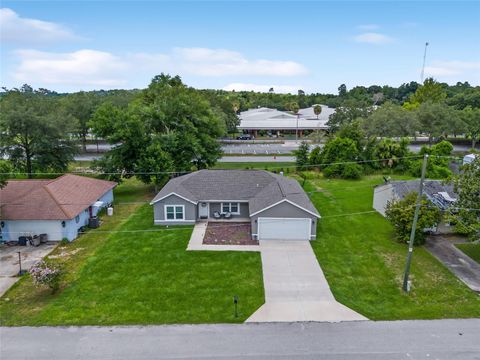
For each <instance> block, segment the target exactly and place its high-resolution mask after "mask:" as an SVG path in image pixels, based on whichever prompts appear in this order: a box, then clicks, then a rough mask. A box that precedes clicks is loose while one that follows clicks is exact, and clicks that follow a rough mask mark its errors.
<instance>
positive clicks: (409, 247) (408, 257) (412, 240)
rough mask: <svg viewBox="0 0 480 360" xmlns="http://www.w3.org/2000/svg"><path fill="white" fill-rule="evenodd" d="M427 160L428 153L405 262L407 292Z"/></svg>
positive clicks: (405, 287)
mask: <svg viewBox="0 0 480 360" xmlns="http://www.w3.org/2000/svg"><path fill="white" fill-rule="evenodd" d="M427 160H428V154H425V155H423V164H422V176H421V178H420V188H419V189H418V196H417V203H416V205H415V213H414V215H413V224H412V231H411V232H410V241H409V242H408V254H407V263H406V264H405V273H404V275H403V291H405V292H409V291H410V285H409V282H408V276H409V275H410V265H411V263H412V255H413V243H414V241H415V230H416V228H417V221H418V213H419V212H420V206H421V204H422V197H423V183H424V182H425V172H426V170H427Z"/></svg>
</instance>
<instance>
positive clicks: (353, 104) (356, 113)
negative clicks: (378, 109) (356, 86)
mask: <svg viewBox="0 0 480 360" xmlns="http://www.w3.org/2000/svg"><path fill="white" fill-rule="evenodd" d="M371 111H372V107H371V106H370V105H369V104H368V103H366V102H363V101H360V102H359V101H357V100H351V99H350V100H345V101H344V102H343V104H342V106H340V107H337V108H336V109H335V112H334V113H333V114H332V115H330V116H329V118H328V122H327V125H328V126H330V131H332V132H336V131H338V129H340V127H341V126H342V125H343V124H348V123H351V122H352V121H354V120H356V119H359V118H366V117H368V115H369V114H370V112H371Z"/></svg>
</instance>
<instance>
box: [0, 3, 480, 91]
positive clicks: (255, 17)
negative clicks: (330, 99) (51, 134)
mask: <svg viewBox="0 0 480 360" xmlns="http://www.w3.org/2000/svg"><path fill="white" fill-rule="evenodd" d="M479 39H480V2H478V1H471V2H461V1H452V2H449V1H439V2H435V1H424V2H414V1H390V2H383V1H373V2H364V1H335V2H328V1H318V2H316V1H309V2H301V1H295V2H288V1H267V2H257V1H255V2H254V1H242V2H236V1H215V2H203V1H193V2H188V1H176V2H166V1H61V0H57V1H8V0H3V1H2V2H1V10H0V41H1V54H0V60H1V65H0V85H1V86H5V87H7V88H12V87H19V86H21V85H22V84H24V83H28V84H30V85H32V86H33V87H36V88H37V87H42V88H47V89H50V90H55V91H59V92H71V91H79V90H94V89H118V88H124V89H131V88H144V87H146V86H147V85H148V84H149V82H150V80H151V79H152V78H153V76H155V75H156V74H160V73H161V72H164V73H169V74H171V75H177V74H178V75H180V76H181V77H182V79H183V80H184V82H185V83H186V84H188V85H190V86H193V87H196V88H215V89H227V90H233V89H235V90H237V91H239V90H255V91H268V89H270V88H271V87H273V88H274V90H275V92H278V93H280V92H293V93H296V92H297V90H298V89H302V90H304V91H306V92H308V93H310V92H321V93H325V92H329V93H336V92H337V88H338V86H339V85H340V84H342V83H344V84H346V85H347V87H348V88H351V87H353V86H357V85H363V86H370V85H373V84H376V85H391V86H399V85H401V84H402V83H405V82H410V81H419V80H420V73H421V68H422V61H423V52H424V47H425V42H428V43H429V46H428V51H427V60H426V67H425V76H432V77H434V78H435V79H436V80H438V81H442V82H447V83H450V84H455V83H456V82H457V81H462V82H463V81H468V82H470V84H472V85H480V40H479Z"/></svg>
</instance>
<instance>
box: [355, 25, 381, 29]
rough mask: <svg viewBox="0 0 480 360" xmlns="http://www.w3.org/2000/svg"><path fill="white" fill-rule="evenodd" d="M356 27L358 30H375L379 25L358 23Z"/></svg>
mask: <svg viewBox="0 0 480 360" xmlns="http://www.w3.org/2000/svg"><path fill="white" fill-rule="evenodd" d="M357 29H359V30H377V29H380V25H377V24H364V25H358V26H357Z"/></svg>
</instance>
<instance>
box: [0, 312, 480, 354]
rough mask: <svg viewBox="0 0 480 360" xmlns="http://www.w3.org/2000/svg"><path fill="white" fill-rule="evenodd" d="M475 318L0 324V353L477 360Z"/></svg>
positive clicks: (478, 322)
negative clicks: (131, 324) (132, 324)
mask: <svg viewBox="0 0 480 360" xmlns="http://www.w3.org/2000/svg"><path fill="white" fill-rule="evenodd" d="M479 330H480V319H470V320H436V321H395V322H371V321H359V322H348V323H333V324H332V323H276V324H275V323H270V324H242V325H174V326H147V327H56V328H55V327H40V328H31V327H20V328H1V329H0V331H1V333H0V335H1V337H0V339H1V344H0V346H1V349H0V358H1V359H8V360H17V359H35V360H42V359H48V360H55V359H62V360H69V359H75V360H83V359H85V360H86V359H89V360H90V359H102V360H109V359H112V360H113V359H115V360H122V359H142V360H145V359H230V360H231V359H246V358H247V359H326V360H351V359H360V360H378V359H382V360H385V359H388V360H397V359H409V360H412V359H415V360H418V359H438V360H467V359H468V360H474V359H480V342H479V341H478V333H479Z"/></svg>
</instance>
